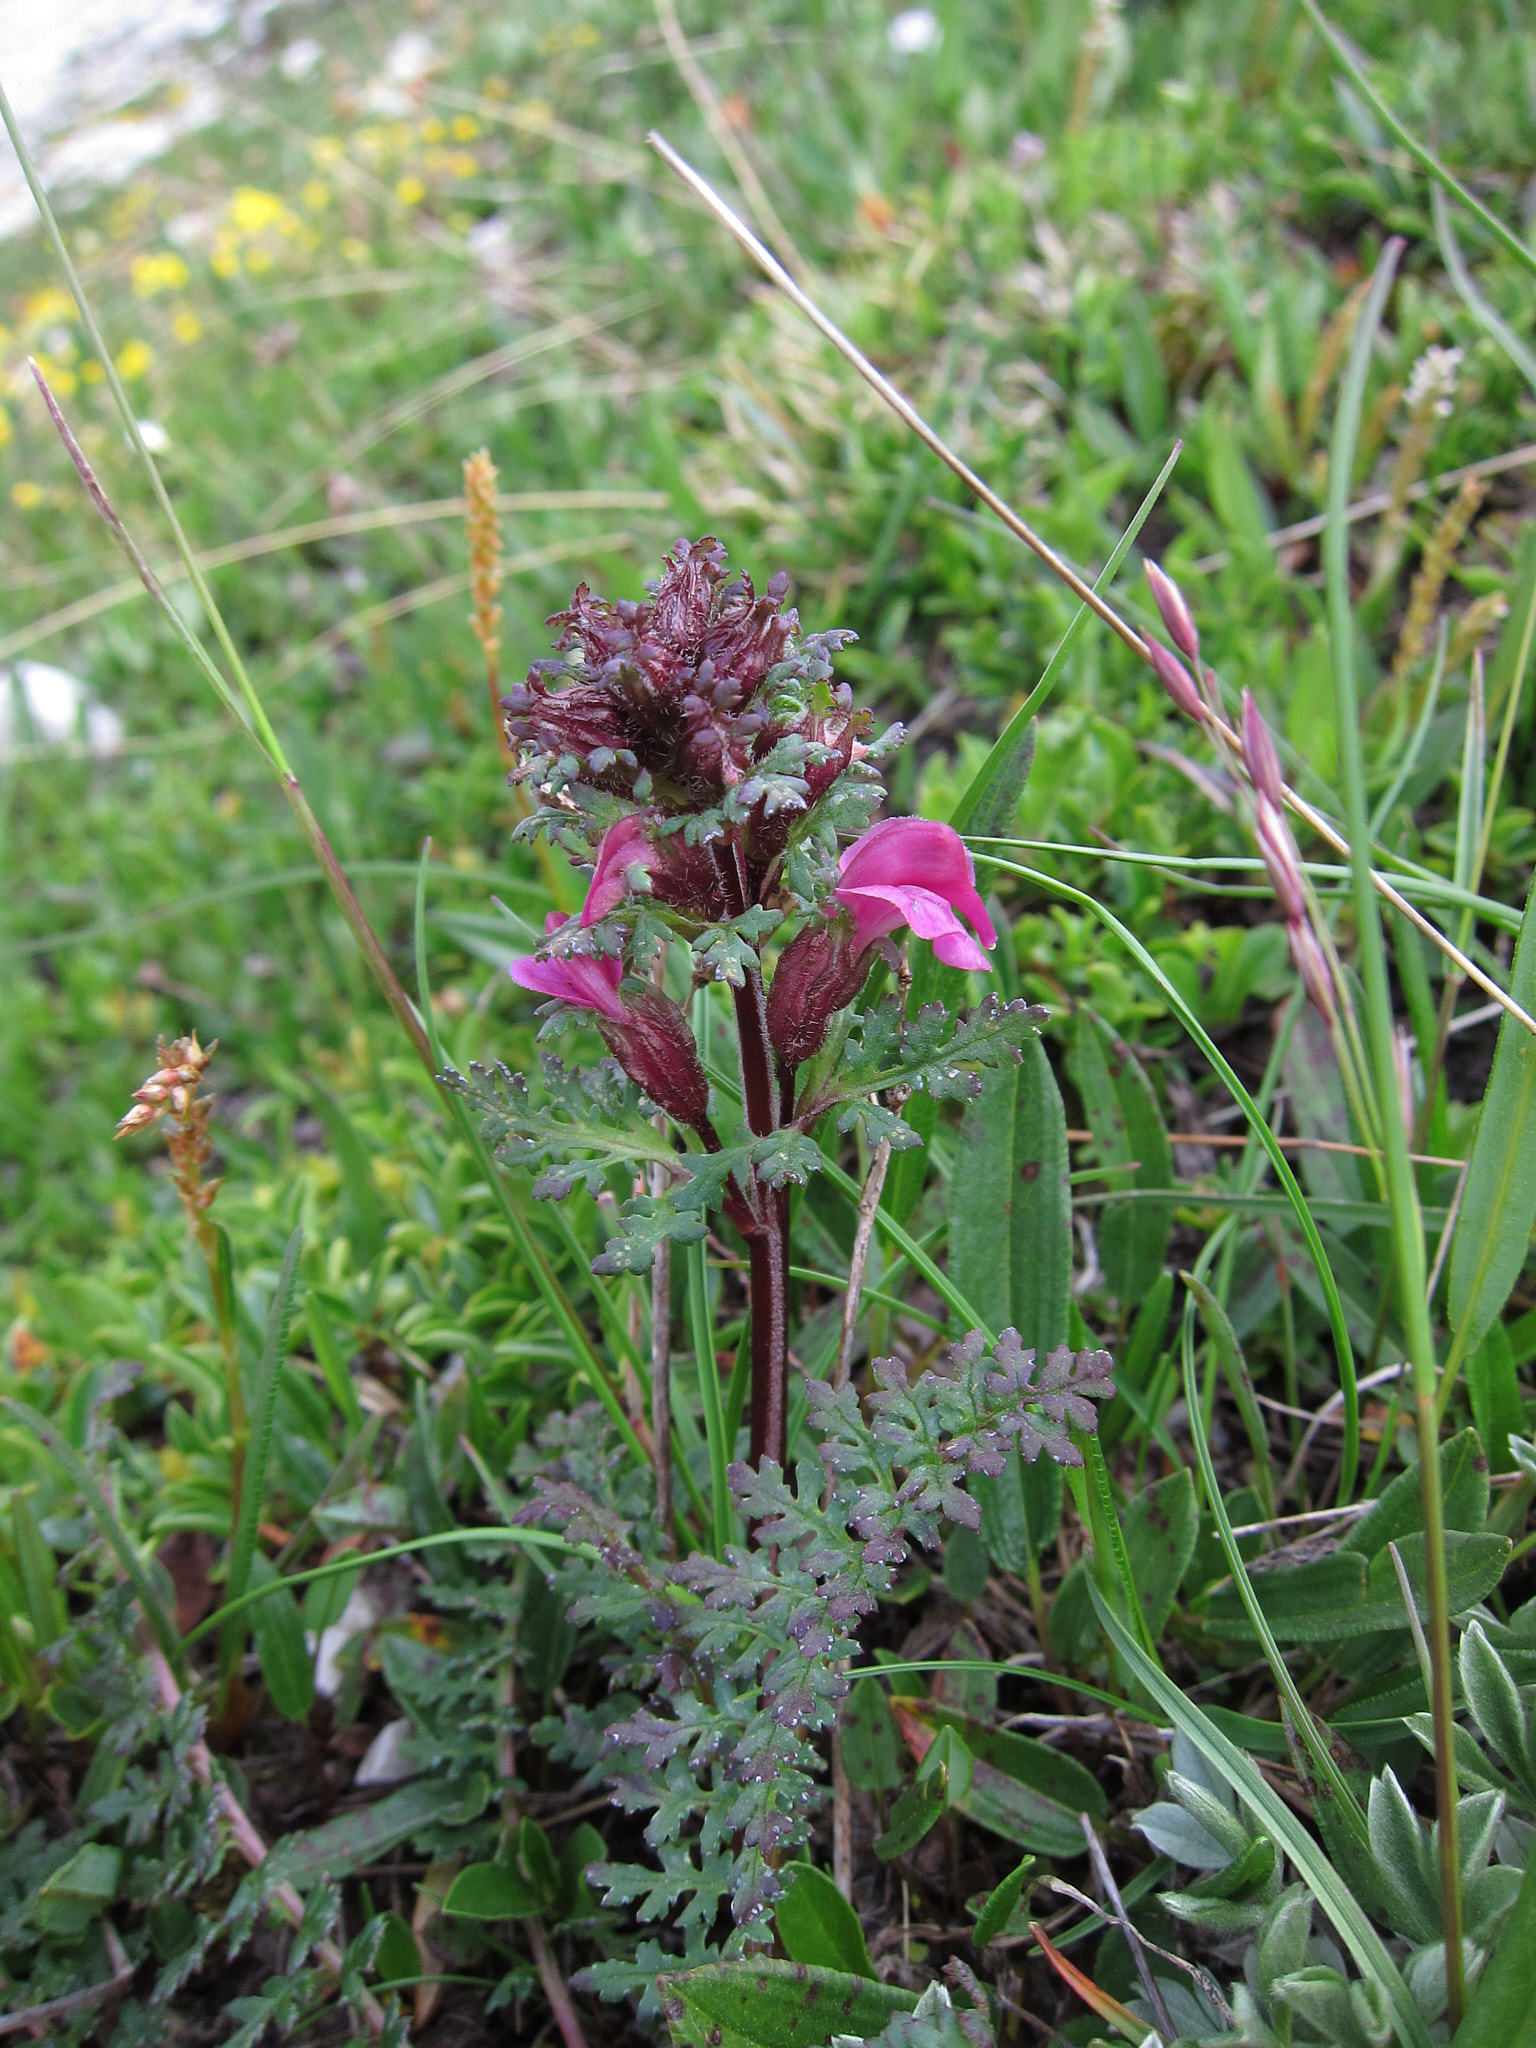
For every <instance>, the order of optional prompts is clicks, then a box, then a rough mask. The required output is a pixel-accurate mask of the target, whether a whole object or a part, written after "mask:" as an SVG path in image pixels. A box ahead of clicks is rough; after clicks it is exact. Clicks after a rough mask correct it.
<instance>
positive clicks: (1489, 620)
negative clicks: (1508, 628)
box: [1445, 590, 1509, 675]
mask: <svg viewBox="0 0 1536 2048" xmlns="http://www.w3.org/2000/svg"><path fill="white" fill-rule="evenodd" d="M1508 616H1509V599H1508V598H1507V597H1506V596H1505V595H1504V593H1503V591H1502V590H1489V591H1485V592H1484V593H1483V595H1482V596H1481V597H1479V598H1475V599H1474V600H1473V602H1472V603H1471V604H1469V605H1468V606H1467V608H1466V610H1465V611H1464V612H1463V613H1462V614H1461V616H1460V618H1459V619H1458V620H1457V621H1456V630H1455V632H1454V633H1452V635H1451V644H1450V648H1449V650H1448V652H1447V654H1446V657H1445V665H1446V670H1447V672H1448V673H1449V674H1451V675H1454V674H1455V673H1456V671H1457V670H1458V669H1461V668H1465V667H1466V665H1467V663H1468V662H1469V661H1470V660H1471V659H1472V656H1473V655H1474V654H1475V653H1476V652H1477V650H1478V648H1479V647H1480V646H1481V645H1482V643H1483V642H1484V641H1485V640H1486V639H1487V637H1488V635H1489V634H1490V633H1491V632H1492V631H1493V629H1494V627H1495V626H1498V625H1500V624H1502V622H1503V621H1504V620H1505V619H1506V618H1507V617H1508Z"/></svg>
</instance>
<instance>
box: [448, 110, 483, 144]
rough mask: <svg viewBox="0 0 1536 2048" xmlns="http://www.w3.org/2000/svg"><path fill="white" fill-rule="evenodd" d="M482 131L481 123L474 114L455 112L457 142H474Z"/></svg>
mask: <svg viewBox="0 0 1536 2048" xmlns="http://www.w3.org/2000/svg"><path fill="white" fill-rule="evenodd" d="M479 133H480V123H479V122H478V121H477V120H476V119H475V117H474V115H473V114H455V115H454V117H453V139H454V141H455V142H473V141H474V139H475V137H476V136H477V135H478V134H479Z"/></svg>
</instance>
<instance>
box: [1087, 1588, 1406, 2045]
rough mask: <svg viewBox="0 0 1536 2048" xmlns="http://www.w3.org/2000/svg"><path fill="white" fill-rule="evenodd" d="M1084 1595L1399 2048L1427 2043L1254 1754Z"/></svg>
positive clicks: (1383, 1957)
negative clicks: (1351, 1969)
mask: <svg viewBox="0 0 1536 2048" xmlns="http://www.w3.org/2000/svg"><path fill="white" fill-rule="evenodd" d="M1089 1595H1090V1597H1091V1598H1092V1600H1093V1603H1094V1607H1095V1609H1096V1611H1097V1613H1098V1616H1099V1621H1100V1623H1101V1625H1102V1626H1103V1627H1104V1629H1105V1630H1106V1631H1107V1633H1108V1634H1109V1636H1110V1638H1111V1640H1112V1641H1113V1643H1114V1645H1115V1647H1116V1648H1117V1649H1118V1651H1119V1652H1120V1654H1121V1656H1122V1657H1124V1659H1125V1661H1126V1663H1127V1664H1128V1665H1129V1666H1130V1668H1131V1669H1132V1671H1133V1672H1134V1673H1135V1675H1136V1677H1137V1679H1138V1680H1139V1681H1140V1683H1141V1684H1142V1685H1143V1686H1144V1687H1145V1688H1146V1690H1147V1691H1148V1692H1149V1693H1150V1694H1151V1696H1152V1698H1153V1699H1154V1700H1155V1701H1156V1703H1157V1705H1158V1706H1159V1707H1160V1708H1161V1709H1162V1710H1163V1712H1164V1713H1165V1714H1166V1715H1167V1716H1168V1719H1169V1721H1170V1722H1171V1723H1172V1725H1173V1726H1174V1727H1175V1728H1177V1729H1179V1730H1181V1731H1182V1733H1183V1734H1184V1735H1186V1736H1187V1737H1188V1738H1189V1740H1190V1741H1191V1742H1192V1743H1193V1744H1194V1746H1195V1748H1196V1749H1197V1750H1199V1752H1200V1754H1201V1756H1202V1757H1203V1758H1204V1760H1205V1762H1206V1763H1207V1764H1209V1765H1210V1767H1211V1768H1212V1770H1214V1771H1215V1772H1216V1774H1217V1776H1218V1777H1219V1778H1220V1779H1221V1780H1222V1782H1223V1783H1224V1784H1225V1785H1227V1786H1229V1787H1230V1789H1231V1790H1232V1791H1233V1792H1235V1793H1236V1794H1237V1796H1238V1798H1239V1799H1240V1800H1242V1802H1243V1803H1244V1804H1245V1805H1246V1806H1247V1807H1248V1809H1249V1810H1250V1812H1251V1813H1252V1814H1253V1815H1254V1818H1255V1819H1256V1820H1257V1822H1258V1823H1259V1825H1260V1826H1261V1827H1262V1828H1263V1830H1264V1832H1265V1834H1266V1835H1268V1836H1269V1838H1270V1840H1271V1841H1273V1842H1274V1844H1275V1846H1276V1848H1277V1849H1279V1850H1281V1851H1282V1852H1283V1853H1284V1854H1285V1855H1286V1856H1288V1857H1289V1858H1290V1860H1291V1862H1292V1863H1293V1864H1294V1865H1295V1867H1296V1874H1297V1876H1298V1877H1299V1878H1300V1879H1301V1881H1302V1883H1303V1884H1305V1885H1306V1886H1307V1887H1308V1889H1309V1890H1310V1891H1311V1893H1312V1895H1313V1896H1314V1898H1315V1899H1316V1900H1317V1902H1318V1904H1319V1905H1320V1906H1321V1907H1322V1909H1323V1911H1324V1913H1325V1914H1326V1915H1327V1916H1328V1919H1329V1920H1330V1921H1331V1922H1332V1924H1333V1927H1334V1929H1335V1931H1336V1933H1337V1934H1338V1936H1339V1939H1340V1940H1341V1941H1342V1942H1343V1944H1344V1946H1345V1947H1346V1948H1347V1949H1348V1950H1349V1952H1350V1954H1351V1955H1352V1956H1353V1957H1354V1959H1355V1962H1356V1964H1357V1966H1358V1967H1359V1969H1360V1971H1361V1972H1362V1974H1363V1975H1364V1976H1365V1977H1367V1978H1369V1979H1370V1980H1371V1981H1372V1982H1374V1983H1375V1984H1376V1985H1377V1986H1378V1988H1379V1989H1380V1990H1381V1991H1382V1992H1383V1993H1384V1994H1385V1996H1386V1999H1387V2001H1388V2005H1389V2007H1390V2010H1391V2013H1392V2017H1393V2021H1394V2023H1395V2025H1396V2027H1397V2031H1398V2037H1399V2039H1400V2041H1401V2042H1402V2044H1403V2048H1431V2042H1430V2035H1429V2029H1428V2028H1427V2027H1426V2025H1425V2023H1424V2021H1423V2019H1422V2018H1421V2016H1420V2014H1419V2009H1418V2007H1417V2006H1416V2005H1415V2004H1414V2002H1413V1999H1412V1997H1411V1995H1410V1994H1409V1991H1408V1987H1407V1985H1406V1984H1405V1983H1404V1982H1403V1979H1402V1976H1401V1974H1400V1972H1399V1971H1398V1969H1397V1967H1396V1965H1395V1964H1394V1963H1393V1961H1392V1958H1391V1956H1390V1955H1389V1954H1388V1953H1387V1949H1386V1946H1385V1944H1384V1943H1383V1941H1382V1939H1381V1936H1380V1935H1379V1934H1378V1933H1377V1932H1376V1930H1375V1928H1374V1927H1373V1926H1372V1925H1371V1923H1370V1921H1369V1920H1368V1919H1367V1918H1366V1916H1365V1914H1364V1912H1363V1911H1362V1910H1361V1908H1360V1907H1359V1905H1357V1904H1356V1902H1355V1900H1354V1898H1353V1896H1352V1895H1351V1893H1350V1891H1349V1889H1348V1887H1347V1886H1346V1885H1345V1884H1344V1883H1343V1881H1342V1880H1341V1879H1340V1877H1339V1875H1338V1873H1337V1872H1336V1871H1335V1870H1334V1867H1333V1865H1332V1863H1331V1862H1330V1861H1329V1859H1328V1857H1327V1856H1326V1854H1325V1853H1324V1852H1323V1850H1322V1849H1321V1847H1320V1846H1319V1845H1318V1843H1317V1842H1316V1841H1315V1840H1314V1839H1313V1838H1312V1836H1311V1835H1310V1834H1308V1832H1307V1830H1306V1828H1305V1827H1303V1825H1302V1823H1301V1821H1300V1819H1299V1818H1298V1817H1297V1816H1296V1815H1295V1814H1294V1813H1292V1812H1291V1810H1290V1808H1289V1807H1288V1806H1287V1805H1286V1804H1285V1802H1284V1800H1283V1799H1281V1798H1280V1796H1279V1794H1278V1793H1277V1792H1276V1791H1275V1790H1274V1788H1273V1787H1272V1786H1271V1785H1270V1784H1269V1782H1268V1780H1267V1779H1266V1778H1265V1777H1264V1776H1263V1775H1262V1773H1261V1772H1260V1771H1259V1769H1258V1767H1257V1766H1256V1765H1255V1764H1254V1763H1253V1761H1252V1760H1251V1759H1250V1758H1249V1757H1247V1756H1245V1755H1244V1754H1243V1752H1242V1751H1241V1750H1240V1749H1238V1748H1237V1747H1236V1745H1235V1744H1233V1743H1231V1742H1229V1741H1228V1740H1227V1738H1226V1737H1225V1736H1224V1735H1223V1734H1222V1733H1221V1731H1220V1730H1219V1729H1218V1728H1217V1727H1216V1726H1215V1724H1214V1723H1213V1722H1212V1721H1211V1720H1210V1719H1209V1717H1208V1716H1207V1715H1205V1714H1203V1713H1202V1712H1201V1711H1200V1709H1199V1707H1197V1706H1196V1705H1195V1703H1194V1701H1193V1700H1191V1699H1189V1698H1188V1697H1187V1696H1186V1695H1185V1694H1184V1693H1183V1692H1181V1691H1180V1689H1179V1688H1178V1686H1176V1685H1175V1684H1174V1683H1173V1681H1172V1680H1171V1679H1170V1678H1168V1677H1167V1676H1165V1674H1164V1673H1163V1672H1161V1671H1160V1670H1159V1669H1158V1667H1157V1666H1156V1664H1154V1663H1153V1662H1152V1660H1151V1658H1150V1657H1148V1656H1147V1655H1145V1653H1144V1652H1143V1651H1142V1649H1141V1646H1140V1645H1139V1644H1138V1643H1137V1642H1136V1641H1135V1640H1134V1639H1133V1638H1132V1636H1131V1634H1130V1632H1129V1630H1127V1629H1126V1627H1125V1626H1124V1624H1123V1623H1122V1622H1121V1621H1120V1620H1119V1619H1118V1618H1117V1617H1116V1616H1115V1615H1114V1614H1113V1613H1112V1612H1111V1610H1110V1608H1109V1606H1108V1604H1107V1603H1106V1602H1105V1601H1104V1600H1102V1599H1101V1598H1100V1597H1099V1595H1098V1592H1097V1589H1096V1588H1094V1587H1093V1586H1092V1585H1090V1587H1089Z"/></svg>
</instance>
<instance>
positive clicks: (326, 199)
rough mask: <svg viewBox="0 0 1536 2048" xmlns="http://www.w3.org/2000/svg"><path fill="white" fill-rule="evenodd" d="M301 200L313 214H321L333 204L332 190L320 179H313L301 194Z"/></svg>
mask: <svg viewBox="0 0 1536 2048" xmlns="http://www.w3.org/2000/svg"><path fill="white" fill-rule="evenodd" d="M299 197H300V199H301V200H302V201H303V202H304V204H305V205H306V206H307V207H308V208H309V210H310V212H311V213H320V212H323V211H324V209H325V208H326V207H327V206H329V205H330V203H331V188H330V186H329V185H326V184H323V183H322V182H321V180H320V179H319V178H311V179H310V181H309V183H308V184H307V185H305V186H304V188H303V189H302V191H301V192H300V193H299Z"/></svg>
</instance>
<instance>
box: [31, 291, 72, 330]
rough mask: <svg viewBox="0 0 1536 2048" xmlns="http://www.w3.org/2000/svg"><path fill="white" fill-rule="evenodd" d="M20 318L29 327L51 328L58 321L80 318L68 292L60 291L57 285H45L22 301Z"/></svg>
mask: <svg viewBox="0 0 1536 2048" xmlns="http://www.w3.org/2000/svg"><path fill="white" fill-rule="evenodd" d="M21 317H22V319H23V321H24V322H25V323H26V325H27V326H29V327H51V326H53V325H54V324H55V323H56V322H58V321H60V320H77V319H78V318H79V317H80V316H79V313H78V311H77V309H76V306H75V302H74V300H73V299H72V298H71V297H70V295H69V293H68V292H64V291H60V290H59V288H58V286H57V285H46V286H44V288H43V290H42V291H40V292H34V293H33V294H32V296H31V298H29V299H25V300H23V302H22V308H21Z"/></svg>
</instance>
